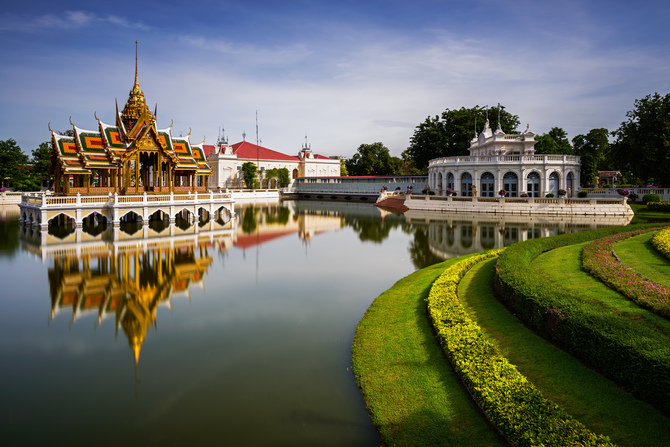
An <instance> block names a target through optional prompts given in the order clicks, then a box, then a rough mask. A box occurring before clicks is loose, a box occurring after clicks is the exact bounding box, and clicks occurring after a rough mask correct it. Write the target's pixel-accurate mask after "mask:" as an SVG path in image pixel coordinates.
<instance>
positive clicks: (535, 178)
mask: <svg viewBox="0 0 670 447" xmlns="http://www.w3.org/2000/svg"><path fill="white" fill-rule="evenodd" d="M526 183H527V184H526V186H527V187H528V190H527V192H528V195H529V196H530V197H540V174H538V173H537V172H535V171H533V172H531V173H530V174H528V178H527V182H526Z"/></svg>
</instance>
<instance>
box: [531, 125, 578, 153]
mask: <svg viewBox="0 0 670 447" xmlns="http://www.w3.org/2000/svg"><path fill="white" fill-rule="evenodd" d="M535 139H536V140H537V143H535V153H536V154H564V155H572V154H574V149H573V148H572V145H570V140H568V134H567V133H565V131H564V130H563V129H561V128H560V127H552V128H551V130H550V131H549V133H545V134H542V135H539V136H538V137H536V138H535Z"/></svg>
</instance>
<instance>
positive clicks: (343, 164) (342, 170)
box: [340, 158, 349, 177]
mask: <svg viewBox="0 0 670 447" xmlns="http://www.w3.org/2000/svg"><path fill="white" fill-rule="evenodd" d="M340 176H341V177H348V176H349V171H348V170H347V160H345V159H344V158H341V159H340Z"/></svg>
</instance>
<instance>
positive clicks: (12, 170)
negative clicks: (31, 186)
mask: <svg viewBox="0 0 670 447" xmlns="http://www.w3.org/2000/svg"><path fill="white" fill-rule="evenodd" d="M27 164H28V156H27V155H26V154H24V153H23V151H22V150H21V148H20V147H19V145H18V144H16V141H15V140H13V139H12V138H10V139H9V140H6V141H1V140H0V187H3V188H6V187H10V186H11V187H15V188H16V189H24V188H23V187H24V186H25V185H24V183H25V182H26V177H27V173H26V170H27V169H28V167H27V166H26V165H27Z"/></svg>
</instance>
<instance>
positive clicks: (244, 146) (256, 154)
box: [232, 141, 299, 162]
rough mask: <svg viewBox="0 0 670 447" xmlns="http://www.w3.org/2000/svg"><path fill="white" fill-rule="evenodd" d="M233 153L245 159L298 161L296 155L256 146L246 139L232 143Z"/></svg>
mask: <svg viewBox="0 0 670 447" xmlns="http://www.w3.org/2000/svg"><path fill="white" fill-rule="evenodd" d="M232 147H233V153H234V154H236V155H237V158H242V159H245V160H256V159H259V160H285V161H294V162H295V161H299V159H298V157H293V156H291V155H286V154H282V153H281V152H277V151H273V150H272V149H268V148H266V147H263V146H256V145H255V144H253V143H249V142H248V141H242V142H240V143H236V144H233V146H232Z"/></svg>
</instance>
